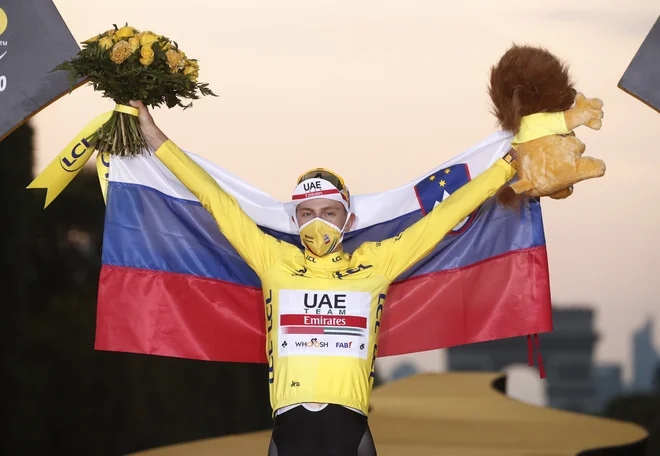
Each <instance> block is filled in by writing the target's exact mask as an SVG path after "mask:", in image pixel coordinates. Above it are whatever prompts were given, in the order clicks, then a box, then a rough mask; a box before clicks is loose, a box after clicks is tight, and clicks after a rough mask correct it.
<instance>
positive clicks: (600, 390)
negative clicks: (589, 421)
mask: <svg viewBox="0 0 660 456" xmlns="http://www.w3.org/2000/svg"><path fill="white" fill-rule="evenodd" d="M594 380H595V382H596V398H597V399H596V400H597V402H598V409H599V411H603V410H604V409H605V406H606V405H607V403H608V402H609V401H610V400H611V399H613V398H614V397H615V396H618V395H620V394H622V393H623V372H622V368H621V366H620V365H618V364H599V365H596V366H594Z"/></svg>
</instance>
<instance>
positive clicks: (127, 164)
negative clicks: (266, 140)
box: [110, 131, 513, 234]
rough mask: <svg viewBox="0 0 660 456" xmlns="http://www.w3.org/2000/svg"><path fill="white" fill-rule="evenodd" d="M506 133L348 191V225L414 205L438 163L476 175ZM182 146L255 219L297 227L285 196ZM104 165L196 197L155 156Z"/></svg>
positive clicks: (290, 229) (382, 218) (135, 180)
mask: <svg viewBox="0 0 660 456" xmlns="http://www.w3.org/2000/svg"><path fill="white" fill-rule="evenodd" d="M512 138H513V136H512V135H511V134H510V133H509V132H505V131H499V132H496V133H494V134H492V135H490V136H489V137H488V138H486V139H485V140H484V141H482V142H480V143H479V144H477V145H475V146H473V147H471V148H470V149H468V150H466V151H464V152H463V153H461V154H460V155H457V156H456V157H454V158H452V159H451V160H448V161H447V162H445V163H443V164H442V165H440V166H438V167H437V168H435V169H433V170H431V171H429V172H428V173H425V174H424V175H422V176H420V178H419V179H416V180H415V181H413V182H410V183H408V184H405V185H402V186H401V187H398V188H395V189H392V190H388V191H384V192H380V193H372V194H367V195H356V196H353V197H352V204H353V207H354V211H355V214H356V224H355V225H354V228H353V229H355V230H358V229H361V228H365V227H369V226H372V225H375V224H378V223H382V222H386V221H388V220H392V219H394V218H397V217H400V216H402V215H405V214H408V213H410V212H413V211H416V210H418V209H419V202H418V201H417V197H416V196H415V191H414V186H415V185H416V184H417V183H418V182H419V181H420V180H421V179H422V178H423V177H425V176H427V175H429V174H432V173H434V172H435V171H437V170H439V169H442V168H445V167H447V166H451V165H455V164H457V163H467V165H468V168H469V170H470V175H471V177H472V178H474V177H476V176H478V175H479V174H481V173H482V172H483V171H485V170H486V169H487V168H488V167H489V166H491V165H492V164H493V163H494V162H495V161H496V160H497V159H498V158H500V157H502V156H503V155H504V154H505V153H506V152H507V151H508V150H509V148H510V147H511V140H512ZM185 152H186V153H187V154H188V155H189V156H190V157H191V158H192V159H193V160H194V161H195V162H197V163H198V164H199V165H200V166H201V167H202V168H204V169H205V170H206V171H207V172H208V173H209V174H210V175H211V176H212V177H213V178H214V179H215V180H216V181H217V182H218V184H219V185H220V186H221V187H222V188H223V189H224V190H225V191H227V192H228V193H229V194H231V195H233V196H234V197H235V198H236V199H237V201H238V203H239V205H240V206H241V208H242V209H243V210H244V211H245V212H246V213H247V214H248V216H249V217H250V218H252V220H254V221H255V222H256V223H257V224H259V225H261V226H265V227H268V228H271V229H274V230H277V231H280V232H284V233H290V234H294V233H297V229H296V227H295V225H294V224H293V222H292V221H291V213H290V212H289V211H290V208H291V203H290V202H286V203H282V202H280V201H278V200H276V199H275V198H273V197H271V196H270V195H268V194H267V193H265V192H263V191H261V190H259V189H258V188H256V187H254V186H252V185H250V184H248V183H247V182H245V181H244V180H242V179H240V178H239V177H238V176H235V175H234V174H232V173H230V172H228V171H226V170H224V169H223V168H221V167H219V166H218V165H216V164H214V163H212V162H210V161H208V160H206V159H204V158H202V157H200V156H197V155H195V154H193V153H191V152H189V151H185ZM110 166H111V169H110V180H111V181H114V182H124V183H129V184H138V185H143V186H146V187H151V188H153V189H155V190H158V191H160V192H162V193H164V194H166V195H169V196H172V197H175V198H181V199H185V200H190V201H196V198H195V197H194V195H192V193H190V192H189V191H188V189H186V188H185V187H184V186H183V185H182V184H181V183H180V182H179V181H178V180H177V179H176V177H174V175H173V174H172V173H171V172H170V171H169V170H168V169H167V168H166V167H165V165H163V164H162V162H161V161H160V160H158V158H156V157H155V156H152V155H144V156H140V157H130V158H128V157H113V159H112V160H111V165H110Z"/></svg>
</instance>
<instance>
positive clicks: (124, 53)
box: [110, 40, 133, 65]
mask: <svg viewBox="0 0 660 456" xmlns="http://www.w3.org/2000/svg"><path fill="white" fill-rule="evenodd" d="M132 53H133V49H132V48H131V45H130V44H129V43H128V42H127V41H123V40H122V41H119V42H117V44H115V45H114V46H113V48H112V51H111V52H110V60H112V61H113V62H115V63H116V64H117V65H119V64H120V63H122V62H123V61H124V60H126V59H127V58H128V57H129V56H130V55H131V54H132Z"/></svg>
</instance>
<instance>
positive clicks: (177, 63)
mask: <svg viewBox="0 0 660 456" xmlns="http://www.w3.org/2000/svg"><path fill="white" fill-rule="evenodd" d="M165 56H166V57H167V63H168V65H169V66H170V70H172V71H176V70H177V69H179V68H180V67H181V66H182V65H181V64H182V63H183V57H181V54H179V53H178V52H177V51H175V50H174V49H170V50H168V51H167V52H166V53H165Z"/></svg>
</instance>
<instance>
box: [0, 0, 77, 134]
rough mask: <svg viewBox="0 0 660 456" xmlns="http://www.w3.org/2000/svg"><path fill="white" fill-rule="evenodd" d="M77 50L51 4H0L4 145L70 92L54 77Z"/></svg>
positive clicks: (29, 0) (14, 0) (46, 0)
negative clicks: (9, 138)
mask: <svg viewBox="0 0 660 456" xmlns="http://www.w3.org/2000/svg"><path fill="white" fill-rule="evenodd" d="M79 50H80V48H79V47H78V44H77V43H76V40H74V38H73V35H71V32H70V31H69V29H68V28H67V26H66V24H65V23H64V20H63V19H62V16H60V13H59V12H58V11H57V8H56V7H55V5H54V4H53V2H52V1H51V0H11V1H9V2H2V4H0V140H2V139H4V138H5V137H6V136H7V135H8V134H9V133H11V132H12V131H13V130H14V129H15V128H17V127H18V126H20V125H21V124H22V123H24V122H25V121H27V120H28V119H29V118H30V117H32V116H33V115H34V114H36V113H37V112H39V111H40V110H41V109H43V108H44V107H46V106H47V105H48V104H50V103H52V102H53V101H55V100H56V99H58V98H59V97H61V96H62V95H64V94H66V93H67V92H68V91H69V90H70V87H71V85H70V83H69V81H68V80H67V78H66V74H65V73H64V72H63V71H55V72H53V73H51V72H50V71H51V70H52V69H53V68H55V66H57V65H58V64H60V63H62V62H64V61H65V60H68V59H70V58H71V57H73V56H74V55H75V54H77V53H78V51H79ZM79 82H80V81H79Z"/></svg>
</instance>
